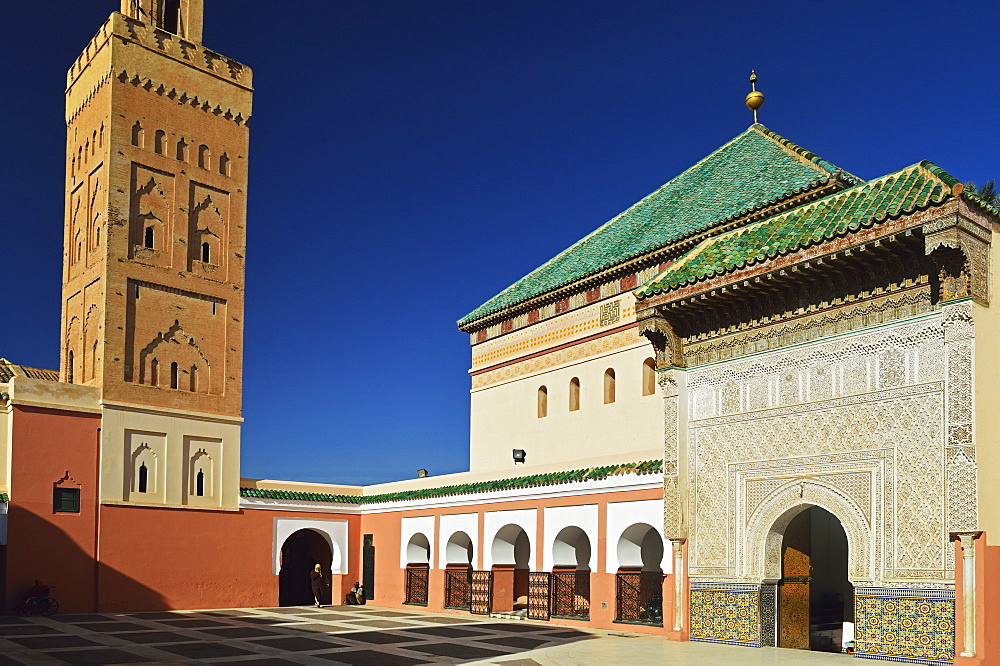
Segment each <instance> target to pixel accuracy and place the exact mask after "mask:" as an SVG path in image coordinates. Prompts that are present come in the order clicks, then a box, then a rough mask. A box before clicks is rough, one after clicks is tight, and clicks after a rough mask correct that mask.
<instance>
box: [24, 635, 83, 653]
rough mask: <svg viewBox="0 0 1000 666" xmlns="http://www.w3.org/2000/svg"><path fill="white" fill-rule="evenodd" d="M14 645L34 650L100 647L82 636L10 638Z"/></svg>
mask: <svg viewBox="0 0 1000 666" xmlns="http://www.w3.org/2000/svg"><path fill="white" fill-rule="evenodd" d="M8 640H10V641H11V642H13V643H17V644H18V645H20V646H22V647H26V648H31V649H32V650H51V649H54V648H78V647H92V646H95V645H100V643H95V642H94V641H90V640H87V639H86V638H84V637H82V636H31V637H29V638H10V639H8Z"/></svg>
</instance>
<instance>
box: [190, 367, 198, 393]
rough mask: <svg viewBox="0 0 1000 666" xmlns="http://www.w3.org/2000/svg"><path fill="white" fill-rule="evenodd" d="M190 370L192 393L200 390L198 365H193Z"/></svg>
mask: <svg viewBox="0 0 1000 666" xmlns="http://www.w3.org/2000/svg"><path fill="white" fill-rule="evenodd" d="M190 372H191V387H190V390H191V393H197V392H198V366H197V365H192V366H191V370H190Z"/></svg>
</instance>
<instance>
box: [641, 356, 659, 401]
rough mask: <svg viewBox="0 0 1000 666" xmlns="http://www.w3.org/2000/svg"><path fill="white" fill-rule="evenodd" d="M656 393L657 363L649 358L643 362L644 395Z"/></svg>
mask: <svg viewBox="0 0 1000 666" xmlns="http://www.w3.org/2000/svg"><path fill="white" fill-rule="evenodd" d="M655 393H656V361H654V360H653V359H652V358H647V359H646V360H645V361H643V362H642V394H643V395H654V394H655Z"/></svg>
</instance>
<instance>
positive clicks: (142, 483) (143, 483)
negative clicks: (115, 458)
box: [139, 463, 149, 493]
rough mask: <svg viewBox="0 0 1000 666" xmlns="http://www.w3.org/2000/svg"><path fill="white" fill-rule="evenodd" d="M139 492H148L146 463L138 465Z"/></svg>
mask: <svg viewBox="0 0 1000 666" xmlns="http://www.w3.org/2000/svg"><path fill="white" fill-rule="evenodd" d="M139 492H140V493H145V492H149V468H147V467H146V463H142V464H141V465H139Z"/></svg>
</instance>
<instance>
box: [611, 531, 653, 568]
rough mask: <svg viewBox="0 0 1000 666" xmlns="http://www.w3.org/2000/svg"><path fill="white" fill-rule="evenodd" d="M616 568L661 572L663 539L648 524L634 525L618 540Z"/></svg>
mask: <svg viewBox="0 0 1000 666" xmlns="http://www.w3.org/2000/svg"><path fill="white" fill-rule="evenodd" d="M617 553H618V566H619V568H622V569H642V570H643V571H663V537H661V536H660V533H659V532H657V531H656V528H655V527H653V526H652V525H650V524H648V523H634V524H632V525H629V526H628V527H627V528H625V531H624V532H622V535H621V536H620V537H619V538H618V549H617Z"/></svg>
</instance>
